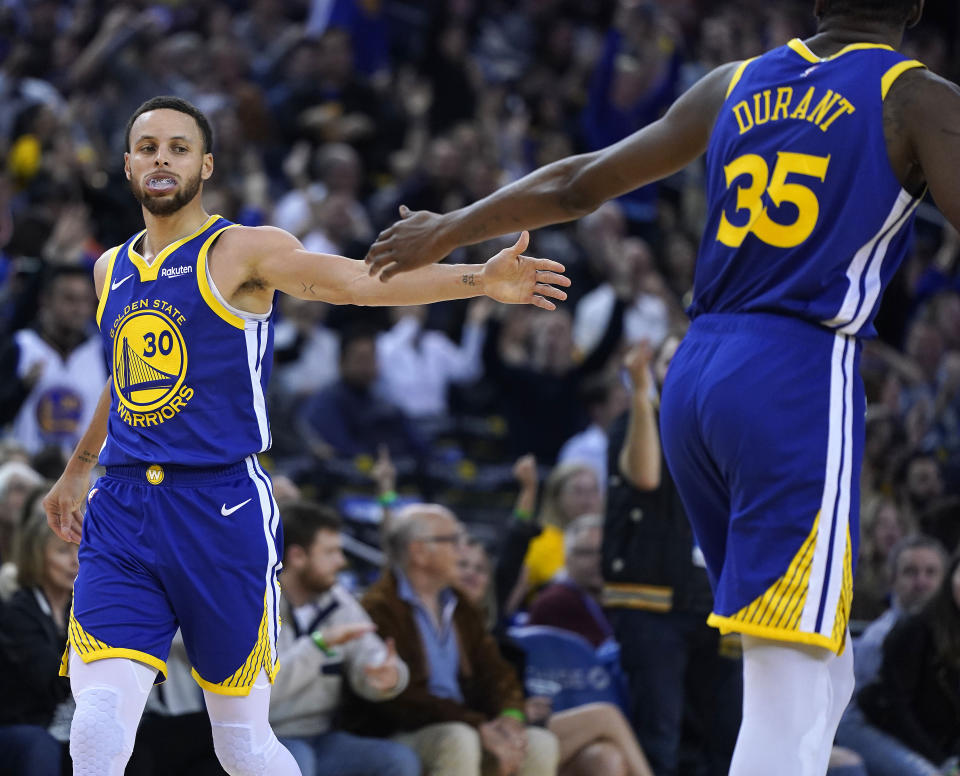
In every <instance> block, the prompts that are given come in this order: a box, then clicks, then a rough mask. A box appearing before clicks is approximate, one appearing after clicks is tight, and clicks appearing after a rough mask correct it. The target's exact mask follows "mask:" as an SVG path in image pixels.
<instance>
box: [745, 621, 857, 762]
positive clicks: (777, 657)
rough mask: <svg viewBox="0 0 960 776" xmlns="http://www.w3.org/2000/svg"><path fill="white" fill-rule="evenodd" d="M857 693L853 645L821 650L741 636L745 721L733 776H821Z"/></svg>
mask: <svg viewBox="0 0 960 776" xmlns="http://www.w3.org/2000/svg"><path fill="white" fill-rule="evenodd" d="M852 690H853V661H852V657H851V649H850V645H849V644H848V645H847V649H846V650H845V651H844V654H843V655H842V656H840V657H837V656H836V655H835V654H833V653H832V652H829V651H828V650H826V649H822V648H820V647H809V646H804V645H800V644H790V643H787V642H780V641H771V640H768V639H761V638H757V637H754V636H747V635H744V636H743V722H742V724H741V726H740V735H739V736H738V737H737V745H736V748H735V750H734V754H733V762H732V763H731V765H730V776H769V775H770V774H771V773H776V774H778V776H823V775H824V774H825V773H826V771H827V763H828V761H829V758H830V749H831V748H832V746H833V736H834V734H835V732H836V728H837V724H838V723H839V721H840V715H841V714H842V713H843V709H844V707H845V706H846V704H847V702H848V701H849V699H850V694H851V692H852Z"/></svg>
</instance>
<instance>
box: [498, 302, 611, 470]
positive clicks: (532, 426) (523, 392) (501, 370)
mask: <svg viewBox="0 0 960 776" xmlns="http://www.w3.org/2000/svg"><path fill="white" fill-rule="evenodd" d="M532 321H533V323H532V331H531V335H532V349H531V352H530V356H529V358H528V360H526V361H520V362H514V363H511V362H510V361H509V360H508V358H507V357H506V354H504V353H503V352H501V350H500V332H501V323H500V321H499V320H498V319H497V318H495V317H494V318H491V319H490V322H489V323H488V324H487V339H486V342H485V343H484V347H483V361H484V369H485V372H486V375H487V378H488V379H490V380H492V381H493V382H495V383H496V384H497V385H498V386H499V387H500V392H499V405H500V407H501V408H502V411H503V414H504V416H505V417H506V419H507V430H508V434H509V440H510V452H511V454H512V455H521V454H523V453H525V452H532V453H533V454H534V455H536V457H537V460H539V461H541V462H543V463H548V464H549V463H553V462H554V461H555V460H556V458H557V454H558V452H559V451H560V447H561V446H562V445H563V443H564V442H566V441H567V440H568V439H569V438H570V437H571V436H573V435H574V434H576V433H577V432H579V431H581V430H582V429H583V428H584V426H586V425H587V417H586V413H585V411H584V409H583V407H582V405H581V403H580V401H579V400H578V391H579V389H580V386H581V385H582V383H583V381H584V379H586V378H587V377H588V376H590V375H593V374H595V373H597V372H599V371H601V370H602V369H603V367H604V366H605V365H606V363H607V361H608V360H609V359H610V356H611V355H612V354H613V351H614V349H615V348H616V346H617V344H618V343H619V341H620V334H621V331H622V326H623V305H622V304H620V303H619V302H617V304H616V305H615V306H614V311H613V313H612V314H611V316H610V320H609V323H608V326H607V330H606V332H605V334H604V336H603V338H602V339H601V340H600V342H599V343H598V344H597V346H596V347H595V348H594V349H593V350H592V351H591V352H590V354H589V355H588V356H586V358H584V359H583V361H581V362H579V363H578V362H577V360H576V358H575V353H574V346H573V338H572V334H571V323H570V315H569V314H568V313H567V312H566V311H565V310H564V309H563V308H560V309H558V310H557V311H556V312H551V313H549V314H543V315H539V314H535V316H534V317H533V319H532Z"/></svg>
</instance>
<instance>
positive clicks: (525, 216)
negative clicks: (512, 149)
mask: <svg viewBox="0 0 960 776" xmlns="http://www.w3.org/2000/svg"><path fill="white" fill-rule="evenodd" d="M738 64H739V63H737V62H733V63H730V64H728V65H722V66H721V67H719V68H717V69H716V70H714V71H712V72H711V73H709V74H708V75H706V76H704V78H702V79H701V80H700V81H698V82H697V83H696V84H694V85H693V86H692V87H691V88H690V89H689V91H687V92H686V93H685V94H684V95H683V96H681V97H680V98H679V99H678V100H677V101H676V102H675V103H674V104H673V105H672V106H671V108H670V110H669V111H667V113H666V115H664V116H663V118H661V119H659V120H658V121H655V122H653V123H652V124H650V125H649V126H646V127H644V128H643V129H641V130H639V131H637V132H635V133H634V134H632V135H630V136H629V137H627V138H625V139H624V140H621V141H620V142H619V143H615V144H613V145H611V146H608V147H607V148H604V149H601V150H599V151H594V152H592V153H589V154H580V155H578V156H570V157H567V158H565V159H560V160H558V161H556V162H553V163H552V164H548V165H546V166H545V167H541V168H540V169H539V170H534V171H533V172H532V173H530V174H529V175H526V176H524V177H523V178H521V179H520V180H518V181H516V182H515V183H512V184H510V185H509V186H506V187H504V188H502V189H500V190H499V191H496V192H494V193H493V194H491V195H489V196H487V197H484V198H483V199H481V200H479V201H478V202H475V203H474V204H472V205H469V206H467V207H464V208H461V209H459V210H455V211H453V212H451V213H448V214H446V215H443V216H441V215H438V214H436V213H431V212H429V211H419V212H417V213H411V212H410V211H409V210H407V209H406V208H405V207H401V216H402V220H400V221H398V222H397V223H395V224H394V225H393V226H391V227H388V228H387V229H385V230H384V231H383V232H381V233H380V236H379V237H378V238H377V241H376V242H375V243H374V244H373V246H372V247H371V248H370V252H369V253H368V254H367V257H366V261H367V263H368V264H369V265H370V273H371V274H377V273H379V272H381V271H382V272H383V275H382V277H383V279H387V278H390V277H393V276H394V275H395V274H396V273H397V272H402V271H405V270H410V269H414V268H416V267H422V266H425V265H427V264H430V263H432V262H435V261H439V260H440V259H442V258H443V257H444V256H446V255H447V254H448V253H450V251H452V250H453V249H454V248H457V247H458V246H460V245H468V244H470V243H476V242H480V241H482V240H486V239H489V238H491V237H496V236H497V235H501V234H507V233H510V232H516V231H519V230H521V229H534V228H536V227H539V226H545V225H547V224H554V223H557V222H560V221H571V220H573V219H575V218H579V217H580V216H583V215H586V214H587V213H589V212H591V211H592V210H594V209H596V208H597V207H599V206H600V205H601V204H602V203H603V202H606V201H607V200H608V199H611V198H613V197H617V196H620V195H621V194H624V193H626V192H628V191H631V190H632V189H635V188H637V187H639V186H643V185H645V184H647V183H650V182H651V181H655V180H659V179H660V178H665V177H666V176H668V175H671V174H672V173H674V172H677V171H678V170H681V169H683V167H685V166H686V165H687V164H689V163H690V162H692V161H693V160H694V159H696V158H697V157H698V156H700V154H702V153H703V152H704V151H705V150H706V147H707V141H708V140H709V138H710V131H711V130H712V128H713V123H714V120H715V119H716V116H717V113H718V112H719V111H720V106H721V105H722V104H723V100H724V98H725V96H726V90H727V85H728V84H729V82H730V78H731V76H732V75H733V71H734V70H735V69H736V66H737V65H738Z"/></svg>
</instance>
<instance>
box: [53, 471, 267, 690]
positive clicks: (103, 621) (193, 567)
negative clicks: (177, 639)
mask: <svg viewBox="0 0 960 776" xmlns="http://www.w3.org/2000/svg"><path fill="white" fill-rule="evenodd" d="M282 553H283V539H282V528H281V525H280V515H279V511H278V509H277V503H276V501H275V500H274V498H273V489H272V485H271V482H270V478H269V477H268V475H267V474H266V473H265V472H264V471H263V469H262V468H261V467H260V464H259V462H258V461H257V459H256V456H252V455H251V456H248V457H247V458H246V459H244V460H243V461H241V462H239V463H237V464H232V465H229V466H223V467H219V468H211V469H206V468H191V467H182V466H166V465H165V466H163V467H160V466H158V465H147V464H144V465H134V466H115V467H109V468H108V469H107V472H106V474H105V475H104V476H102V477H100V478H99V479H98V480H97V482H96V485H95V487H94V488H92V489H91V491H90V493H89V495H88V496H87V514H86V517H85V518H84V521H83V538H82V541H81V542H80V571H79V574H78V576H77V581H76V583H75V585H74V596H73V609H72V611H71V613H70V621H69V628H68V642H69V643H68V647H67V653H69V650H70V649H73V650H74V651H75V652H76V653H77V655H78V656H79V657H80V658H81V659H83V660H84V662H90V661H92V660H99V659H102V658H111V657H125V658H131V659H133V660H138V661H140V662H142V663H145V664H147V665H149V666H153V667H154V668H157V669H158V670H159V672H160V673H159V674H158V678H157V681H162V680H163V678H165V677H166V659H167V656H168V654H169V652H170V643H171V641H172V639H173V636H174V634H175V632H176V630H177V628H178V627H179V628H180V629H181V631H182V633H183V640H184V643H185V645H186V650H187V656H188V658H189V660H190V663H191V665H192V666H193V672H192V673H193V677H194V678H195V679H196V680H197V682H198V683H199V684H200V686H201V687H203V688H204V689H207V690H211V691H213V692H216V693H220V694H222V695H246V694H248V693H249V692H250V688H251V687H252V686H253V683H254V681H255V680H256V678H257V675H258V674H259V673H260V670H261V669H263V670H264V671H265V672H266V674H267V676H268V677H269V678H270V680H271V681H273V677H274V675H275V674H276V669H277V630H278V628H279V615H278V597H279V586H278V583H277V576H278V574H279V573H280V569H281V558H282ZM66 668H67V654H65V655H64V664H63V665H62V666H61V673H62V674H65V673H66Z"/></svg>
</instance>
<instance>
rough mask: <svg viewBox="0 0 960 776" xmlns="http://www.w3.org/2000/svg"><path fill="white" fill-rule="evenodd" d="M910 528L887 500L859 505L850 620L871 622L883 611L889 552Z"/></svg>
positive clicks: (900, 512) (902, 512) (903, 514)
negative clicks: (859, 520) (858, 543)
mask: <svg viewBox="0 0 960 776" xmlns="http://www.w3.org/2000/svg"><path fill="white" fill-rule="evenodd" d="M913 527H914V525H913V524H911V523H909V522H908V521H907V519H906V515H905V513H904V511H903V510H901V509H900V507H898V506H897V504H896V502H895V501H893V500H891V499H889V498H880V499H877V500H876V501H874V502H873V503H865V504H864V505H863V519H862V520H861V523H860V551H859V557H858V559H857V571H856V573H855V574H854V578H853V604H852V606H851V609H850V617H851V619H854V620H874V619H876V618H877V617H879V616H880V615H881V614H882V613H883V612H884V611H885V610H886V609H887V607H888V606H889V597H890V582H891V577H890V568H891V566H890V562H889V557H890V552H891V550H892V549H893V548H894V546H896V544H897V542H899V541H900V540H901V539H902V538H903V537H904V536H906V535H907V534H908V533H910V532H911V529H912V528H913Z"/></svg>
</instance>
